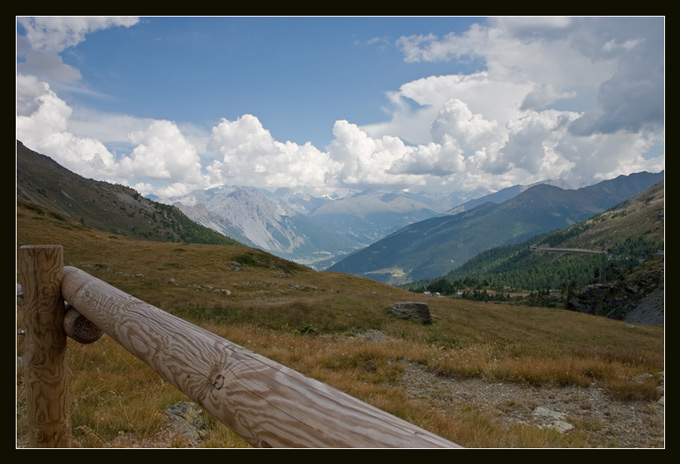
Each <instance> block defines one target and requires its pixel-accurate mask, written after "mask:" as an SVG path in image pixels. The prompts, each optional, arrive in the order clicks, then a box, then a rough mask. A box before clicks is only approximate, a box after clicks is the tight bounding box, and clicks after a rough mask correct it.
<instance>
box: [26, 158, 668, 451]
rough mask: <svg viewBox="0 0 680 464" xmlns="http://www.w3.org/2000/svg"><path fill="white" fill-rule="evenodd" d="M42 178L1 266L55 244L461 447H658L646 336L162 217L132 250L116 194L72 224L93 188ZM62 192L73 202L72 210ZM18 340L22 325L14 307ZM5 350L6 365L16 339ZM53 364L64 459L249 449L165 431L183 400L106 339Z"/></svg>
mask: <svg viewBox="0 0 680 464" xmlns="http://www.w3.org/2000/svg"><path fill="white" fill-rule="evenodd" d="M53 177H54V176H46V177H41V176H36V177H31V176H28V174H27V170H26V169H25V168H22V172H21V177H19V178H18V182H19V183H20V185H19V186H18V187H19V188H18V197H19V198H18V199H17V208H16V221H17V224H16V225H17V228H16V234H17V235H16V239H17V243H16V246H17V252H18V250H19V248H20V247H21V246H22V245H29V244H47V243H49V244H54V243H58V244H60V245H62V246H63V247H64V261H65V262H64V264H65V265H69V266H75V267H78V268H79V269H82V270H84V271H85V272H88V273H90V274H91V275H93V276H95V277H98V278H100V279H102V280H104V281H106V282H108V283H110V284H111V285H114V286H115V287H117V288H120V289H121V290H123V291H125V292H127V293H129V294H131V295H133V296H135V297H137V298H140V299H142V300H143V301H146V302H148V303H150V304H152V305H154V306H157V307H159V308H162V309H163V310H164V311H167V312H169V313H171V314H174V315H176V316H177V317H180V318H182V319H185V320H187V321H189V322H191V323H193V324H196V325H199V326H200V327H203V328H204V329H206V330H209V331H211V332H213V333H216V334H218V335H219V336H221V337H224V338H226V339H228V340H230V341H232V342H234V343H237V344H239V345H241V346H243V347H245V348H247V349H249V350H252V351H254V352H256V353H259V354H261V355H263V356H266V357H268V358H270V359H273V360H275V361H277V362H279V363H281V364H284V365H286V366H288V367H290V368H292V369H295V370H297V371H298V372H300V373H302V374H303V375H305V376H308V377H311V378H315V379H317V380H319V381H321V382H324V383H327V384H329V385H331V386H333V387H335V388H338V389H339V390H341V391H344V392H346V393H348V394H350V395H352V396H354V397H356V398H359V399H361V400H362V401H365V402H367V403H369V404H371V405H373V406H376V407H378V408H380V409H383V410H385V411H387V412H389V413H390V414H393V415H395V416H397V417H400V418H403V419H405V420H408V421H409V422H411V423H414V424H415V425H418V426H419V427H422V428H425V429H426V430H429V431H431V432H433V433H435V434H438V435H440V436H442V437H444V438H447V439H449V440H451V441H453V442H455V443H458V444H460V445H462V446H464V447H469V448H659V447H664V446H665V419H664V417H665V416H664V414H665V400H664V398H665V389H664V388H665V387H664V385H665V374H664V372H665V330H664V327H663V326H661V325H650V324H645V323H638V322H626V321H621V320H614V319H611V318H607V317H602V316H595V315H592V314H586V313H581V312H576V311H565V310H562V309H557V308H550V307H545V306H521V305H516V304H508V303H502V302H484V301H472V300H465V299H460V298H451V297H446V296H440V297H437V296H434V295H425V294H423V293H414V292H412V291H409V290H406V289H404V288H398V287H396V286H393V285H387V284H385V283H382V282H379V281H377V280H374V279H369V278H366V277H362V276H355V275H351V274H348V273H344V272H332V271H318V270H314V269H312V268H311V267H309V266H305V265H302V264H300V263H296V262H294V261H291V260H288V259H283V258H281V257H279V256H276V255H274V254H272V253H268V252H265V251H263V250H260V249H257V248H254V247H252V246H248V245H246V244H244V243H241V242H239V241H237V240H232V241H230V242H229V243H220V240H223V239H224V236H221V237H222V238H220V236H218V235H211V232H214V231H212V230H211V229H209V228H207V227H204V226H199V225H197V224H196V225H195V226H192V229H191V230H192V234H191V235H187V238H188V239H187V240H182V239H180V238H178V236H177V235H173V234H172V231H183V230H185V228H186V229H188V226H182V227H180V226H179V224H182V223H181V222H179V220H178V222H172V221H171V220H170V219H171V218H172V217H174V216H172V215H173V214H176V213H175V212H173V211H174V209H173V208H172V207H169V206H168V205H165V206H162V207H159V206H156V205H155V203H154V202H152V201H150V200H148V201H149V203H148V204H147V203H144V205H146V207H148V208H150V209H149V213H148V216H144V217H145V218H146V219H145V220H148V221H150V222H151V223H150V224H148V225H149V228H148V229H146V230H148V231H154V230H155V231H157V232H161V231H165V232H161V233H160V235H159V239H150V238H149V237H145V236H143V235H142V236H133V233H132V229H125V230H123V229H122V227H124V226H125V223H124V222H123V221H122V220H119V219H118V216H116V215H117V214H122V215H123V216H125V215H126V214H127V217H130V216H129V214H130V213H131V212H133V211H130V210H128V209H122V208H121V207H120V206H121V205H120V204H119V203H116V204H115V205H116V206H117V207H113V205H114V203H113V200H116V202H119V201H121V197H120V196H114V195H112V196H110V199H111V205H112V206H111V207H107V211H109V215H108V219H109V221H111V222H113V224H106V223H105V221H103V219H105V218H106V216H105V215H102V214H101V211H100V210H99V208H98V207H94V208H92V209H89V210H88V209H87V208H88V207H89V206H90V205H91V203H93V202H83V203H82V204H80V205H75V204H74V203H73V202H72V201H70V202H64V203H60V198H61V197H60V196H59V195H58V192H59V191H64V192H67V193H69V196H70V197H71V198H83V199H87V198H94V199H96V200H97V201H96V202H95V203H97V206H99V205H101V204H104V203H103V202H104V200H105V198H106V195H104V193H105V192H108V191H109V190H106V189H108V188H110V187H109V186H107V185H101V184H100V183H92V182H91V181H90V182H86V181H85V180H83V179H81V178H78V177H72V178H71V177H69V178H61V179H62V182H61V184H60V185H59V188H58V189H54V190H53V189H52V188H51V186H50V184H49V179H51V178H53ZM71 182H76V183H78V184H77V185H81V186H82V188H84V189H85V190H82V191H81V193H80V194H78V195H76V194H75V193H73V192H74V191H73V190H72V188H73V185H71ZM95 187H96V189H97V190H94V192H98V193H97V194H96V195H97V196H92V190H91V189H93V188H95ZM38 188H39V189H42V191H43V192H44V193H40V192H38V190H37V189H38ZM99 192H101V193H102V195H99ZM127 192H129V190H121V191H120V193H121V195H123V196H124V198H126V201H128V200H127V199H128V198H129V201H130V202H132V201H133V200H136V201H142V200H141V199H139V198H136V197H135V195H134V192H131V193H130V194H129V197H128V196H125V195H127V194H128V193H127ZM42 199H47V200H49V201H44V200H42ZM69 203H70V204H71V206H69ZM130 204H132V203H130ZM650 204H653V202H652V201H647V199H642V200H641V201H635V202H632V203H630V204H628V206H629V207H630V208H632V209H626V210H625V211H626V214H627V215H628V217H629V219H632V218H635V217H638V218H639V217H641V216H633V215H632V212H633V211H634V210H635V211H638V208H640V207H641V206H643V205H650ZM140 207H143V206H142V203H140ZM166 207H167V209H166ZM76 208H78V209H76ZM155 208H159V209H155ZM74 211H76V213H75V214H74V213H73V212H74ZM89 211H91V212H89ZM164 211H165V213H166V214H165V215H163V214H162V212H164ZM623 211H624V210H618V211H615V210H612V211H609V212H605V213H607V214H608V216H611V218H610V219H614V220H616V221H617V222H616V224H615V225H613V223H612V222H610V221H605V220H602V221H600V219H598V217H595V218H593V222H598V221H599V223H600V224H601V225H602V228H597V229H594V228H591V229H588V230H587V231H585V232H586V233H584V234H582V235H581V234H579V235H574V237H573V238H574V241H572V242H560V243H558V242H557V241H555V242H554V243H553V242H549V243H550V246H551V247H556V248H562V247H564V248H577V249H578V248H580V249H593V248H592V247H591V246H589V245H588V243H586V242H585V241H584V240H586V237H588V239H589V240H595V241H596V243H599V242H601V241H602V237H603V235H602V234H603V233H604V232H603V230H605V227H610V226H611V227H612V230H619V231H620V230H621V229H622V224H623V223H622V222H620V221H622V220H623V219H625V217H626V214H623ZM640 211H643V209H642V208H641V209H640ZM154 212H156V215H155V217H154V214H153V213H154ZM641 214H643V213H641ZM135 217H136V218H137V220H139V216H137V214H135ZM178 217H179V216H178ZM453 217H456V215H454V216H453ZM653 217H656V216H653ZM95 220H99V221H103V222H102V226H101V227H100V228H94V227H92V225H91V224H93V223H95ZM656 220H658V218H657V219H656ZM154 221H155V222H154ZM163 221H165V223H164V222H163ZM633 223H635V224H640V223H641V221H639V220H635V221H633ZM173 224H177V225H174V226H173ZM662 224H663V222H662ZM112 226H113V227H112ZM166 232H167V233H166ZM607 234H609V236H611V234H612V232H611V231H609V232H607ZM542 238H543V239H545V237H542ZM189 239H191V240H193V241H189ZM204 239H208V241H209V240H214V241H213V242H212V243H210V242H206V241H200V240H204ZM543 242H546V241H545V240H543V241H542V242H540V243H543ZM546 243H548V242H546ZM631 246H632V245H631ZM527 248H528V245H527ZM631 249H632V248H631ZM528 252H529V253H532V252H531V251H528ZM532 254H533V255H550V256H554V255H557V253H532ZM571 256H580V255H576V254H574V255H571ZM381 269H382V268H381ZM388 269H389V270H390V272H396V271H397V268H395V267H391V268H388ZM17 283H19V284H20V283H21V282H17ZM402 301H420V302H424V303H426V304H427V306H428V308H429V311H430V313H431V315H432V323H431V324H429V325H421V324H418V323H415V322H413V321H408V320H403V319H399V318H395V317H393V316H391V315H390V314H389V313H388V311H387V310H386V308H387V307H388V306H389V305H391V304H393V303H395V302H402ZM16 325H17V329H18V330H21V328H22V327H23V324H22V313H21V311H20V306H18V308H17V314H16ZM16 343H17V348H16V349H17V356H19V357H21V356H22V354H23V346H22V342H21V338H19V337H18V338H17V340H16ZM68 352H69V353H68V358H69V372H70V374H69V376H70V380H69V382H70V392H69V395H70V402H71V411H72V423H73V431H74V444H75V446H76V447H82V448H109V447H117V448H126V447H168V448H170V447H177V448H188V447H205V448H210V447H218V448H243V447H248V445H247V444H246V443H244V442H243V440H241V439H240V438H239V437H238V436H235V434H233V432H231V431H229V430H228V429H226V428H225V427H223V426H222V425H221V424H219V423H216V422H215V421H214V420H211V419H210V417H209V415H208V414H207V413H205V412H203V411H201V412H200V415H201V417H202V420H203V421H204V424H205V428H203V429H202V431H201V434H200V439H199V440H193V439H189V438H187V437H186V436H183V435H182V434H179V433H176V432H174V431H173V429H172V428H171V426H170V424H169V422H168V420H167V417H166V415H165V411H166V410H167V409H168V408H169V407H171V406H173V405H175V404H177V403H179V402H183V401H188V399H187V398H186V397H184V395H182V394H180V393H178V391H177V390H176V389H174V387H172V386H171V385H170V384H168V383H167V382H165V381H164V380H163V379H161V378H159V377H158V376H157V375H156V374H155V373H154V372H153V371H151V370H150V369H149V367H148V366H146V365H144V364H143V363H141V362H140V361H139V360H137V359H136V358H134V357H133V356H131V355H130V354H129V353H127V352H126V351H125V350H124V349H122V348H121V347H120V346H118V345H117V344H116V343H114V342H113V341H112V340H111V339H110V338H108V337H106V336H105V337H103V338H102V339H101V340H99V341H98V342H96V343H94V344H92V345H80V344H77V343H75V342H73V341H72V340H69V345H68ZM22 382H23V378H22V375H21V363H18V365H17V378H16V383H17V444H18V446H21V443H22V440H23V437H25V433H26V417H25V400H26V399H25V397H24V396H23V383H22ZM557 422H560V423H557ZM562 423H564V424H568V426H567V425H564V424H562Z"/></svg>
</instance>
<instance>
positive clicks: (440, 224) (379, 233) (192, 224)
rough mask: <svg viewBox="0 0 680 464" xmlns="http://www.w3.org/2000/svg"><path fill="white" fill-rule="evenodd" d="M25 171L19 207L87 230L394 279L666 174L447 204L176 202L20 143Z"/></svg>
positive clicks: (303, 199) (241, 193)
mask: <svg viewBox="0 0 680 464" xmlns="http://www.w3.org/2000/svg"><path fill="white" fill-rule="evenodd" d="M16 169H17V185H16V188H17V202H30V204H34V205H40V206H46V207H49V208H50V210H51V211H54V212H55V213H58V214H64V215H67V216H69V217H71V218H73V219H75V220H77V221H79V222H80V223H81V224H84V225H87V226H88V227H92V228H96V229H99V230H103V231H107V232H110V233H112V234H117V235H125V236H129V237H131V238H138V239H144V240H157V241H175V242H180V241H185V242H188V243H215V244H220V243H221V244H234V243H240V244H245V245H248V246H252V247H255V248H260V249H262V250H264V251H268V252H270V253H272V254H275V255H277V256H279V257H283V258H286V259H290V260H294V261H297V262H300V263H302V264H307V265H310V266H312V267H316V268H317V269H328V270H331V271H340V272H346V273H350V274H356V275H361V276H364V277H369V278H371V279H374V280H378V281H381V282H386V283H390V284H401V283H404V282H411V281H415V280H420V279H426V278H432V277H438V276H442V275H444V274H446V273H447V272H449V271H451V270H452V269H455V268H457V267H458V266H460V265H461V264H463V263H464V262H465V261H467V260H468V259H470V258H472V257H473V256H475V255H477V254H478V253H480V252H482V251H484V250H487V249H490V248H493V247H498V246H503V245H507V244H512V243H520V242H521V241H522V240H526V239H527V238H529V237H533V236H535V235H537V234H541V233H545V232H547V231H550V230H556V229H563V228H565V227H568V226H570V225H571V224H574V223H576V222H579V221H582V220H584V219H586V218H588V217H591V216H592V215H594V214H597V213H599V212H602V211H604V210H605V209H607V208H609V207H611V206H613V205H615V204H617V203H619V202H620V201H622V200H625V199H627V198H629V197H631V196H632V195H634V194H636V193H639V192H640V191H642V190H644V189H645V188H647V187H649V186H650V185H652V184H653V183H655V182H656V181H658V180H661V179H663V177H664V173H663V172H661V173H656V174H650V173H638V174H632V175H630V176H619V177H618V178H616V179H612V180H609V181H604V182H601V183H599V184H596V185H593V186H588V187H583V188H579V189H568V188H560V187H557V186H556V185H560V184H559V181H546V182H547V183H542V184H538V185H533V186H514V187H511V188H509V189H505V190H502V191H499V192H496V193H493V194H490V195H486V196H483V197H481V198H478V199H469V198H468V201H467V202H463V203H461V204H459V205H458V206H457V207H455V208H449V209H446V210H445V209H444V207H448V206H450V201H452V199H453V198H454V197H456V195H455V194H452V195H448V196H447V195H442V194H439V195H438V196H426V195H424V194H413V193H410V192H401V193H398V194H395V193H390V192H381V191H374V190H367V191H363V192H350V193H349V194H346V195H344V196H336V197H315V196H313V195H308V194H302V193H300V192H295V191H292V190H289V189H279V190H278V191H275V192H270V191H266V190H262V189H255V188H246V187H221V188H217V189H211V190H203V191H196V192H193V193H192V194H191V195H188V196H185V197H183V198H182V199H177V200H176V201H175V205H176V206H172V205H169V204H164V203H160V202H156V201H153V200H151V199H149V198H144V197H143V196H141V195H140V194H139V193H137V192H136V191H134V190H133V189H130V188H128V187H125V186H122V185H114V184H110V183H106V182H100V181H94V180H91V179H85V178H83V177H81V176H79V175H77V174H75V173H72V172H71V171H69V170H67V169H65V168H63V167H62V166H60V165H59V164H58V163H56V162H54V161H53V160H52V159H50V158H49V157H47V156H44V155H41V154H38V153H36V152H34V151H32V150H30V149H28V148H27V147H25V146H24V145H23V144H22V143H21V142H20V141H17V164H16ZM457 198H459V199H460V198H462V197H461V196H460V195H459V196H458V197H457ZM433 199H435V200H436V201H432V200H433ZM437 204H438V205H439V208H434V207H433V206H436V205H437ZM381 237H383V238H381ZM343 258H344V259H343Z"/></svg>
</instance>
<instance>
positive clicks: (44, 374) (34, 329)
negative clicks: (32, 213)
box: [19, 245, 71, 448]
mask: <svg viewBox="0 0 680 464" xmlns="http://www.w3.org/2000/svg"><path fill="white" fill-rule="evenodd" d="M19 259H20V278H21V284H22V290H23V294H24V298H23V302H22V311H23V321H24V325H25V332H26V333H25V337H24V347H23V349H24V354H23V362H24V384H25V388H26V401H27V421H28V445H29V447H31V448H69V447H70V446H71V418H70V413H69V403H68V383H67V376H66V373H67V365H66V333H65V332H64V328H63V320H64V300H63V298H62V296H61V284H62V280H63V272H64V271H63V267H64V263H63V250H62V247H61V246H60V245H40V246H22V247H21V248H20V250H19Z"/></svg>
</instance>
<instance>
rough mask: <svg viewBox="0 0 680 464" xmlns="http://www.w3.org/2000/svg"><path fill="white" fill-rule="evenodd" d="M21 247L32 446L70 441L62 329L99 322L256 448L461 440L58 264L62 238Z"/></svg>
mask: <svg viewBox="0 0 680 464" xmlns="http://www.w3.org/2000/svg"><path fill="white" fill-rule="evenodd" d="M19 251H20V255H19V259H20V277H21V280H22V289H23V302H22V311H23V322H24V324H25V336H24V345H23V357H22V358H23V361H24V363H25V367H24V381H25V388H26V400H27V405H28V406H27V409H28V411H27V420H28V429H29V446H30V447H69V446H70V445H71V429H70V417H69V401H68V394H67V391H68V388H67V375H66V374H67V368H66V337H67V335H68V336H69V337H71V338H74V339H76V340H78V341H81V342H85V343H87V342H90V341H94V340H96V339H97V338H98V334H97V332H98V330H101V331H103V332H104V333H106V334H107V335H108V336H109V337H111V338H112V339H113V340H115V341H116V342H118V343H119V344H121V345H122V346H123V347H124V348H125V349H127V350H128V351H129V352H130V353H132V354H133V355H135V356H136V357H137V358H139V359H141V360H142V361H144V362H145V363H147V364H148V365H149V366H150V367H151V368H153V369H154V370H155V371H156V372H158V373H159V374H160V375H161V376H163V377H164V378H165V379H167V380H168V381H169V382H170V383H172V384H173V385H174V386H175V387H177V388H178V389H179V390H180V391H182V392H183V393H184V394H185V395H187V396H188V397H189V398H191V399H193V400H194V401H196V402H197V403H198V404H200V405H201V407H202V408H203V409H204V410H206V411H207V412H209V413H210V414H212V415H213V416H214V417H215V418H216V419H218V420H219V421H221V422H222V423H224V424H225V425H226V426H227V427H229V428H230V429H231V430H233V431H234V432H236V433H237V434H239V435H240V436H241V437H243V438H244V439H245V440H246V441H247V442H248V443H250V444H251V445H253V446H256V447H315V448H346V447H360V448H397V447H408V448H459V447H460V446H459V445H457V444H455V443H452V442H450V441H448V440H445V439H444V438H441V437H439V436H437V435H435V434H432V433H430V432H428V431H426V430H424V429H421V428H419V427H416V426H415V425H413V424H411V423H409V422H406V421H404V420H401V419H399V418H397V417H395V416H393V415H390V414H388V413H386V412H384V411H382V410H380V409H378V408H375V407H373V406H371V405H369V404H367V403H364V402H362V401H359V400H358V399H356V398H353V397H352V396H349V395H347V394H345V393H343V392H341V391H339V390H337V389H335V388H333V387H330V386H329V385H326V384H324V383H322V382H319V381H316V380H313V379H310V378H308V377H305V376H303V375H302V374H300V373H298V372H296V371H294V370H292V369H289V368H287V367H285V366H283V365H281V364H278V363H276V362H274V361H272V360H270V359H267V358H265V357H263V356H260V355H258V354H256V353H253V352H251V351H248V350H246V349H244V348H242V347H241V346H238V345H236V344H234V343H232V342H230V341H228V340H225V339H223V338H221V337H219V336H217V335H215V334H213V333H211V332H209V331H207V330H204V329H202V328H200V327H198V326H195V325H193V324H190V323H188V322H186V321H184V320H182V319H180V318H177V317H175V316H173V315H171V314H169V313H167V312H165V311H163V310H161V309H158V308H156V307H154V306H152V305H150V304H147V303H145V302H143V301H141V300H139V299H137V298H135V297H133V296H130V295H128V294H126V293H124V292H122V291H121V290H119V289H117V288H115V287H112V286H111V285H109V284H107V283H105V282H103V281H101V280H99V279H97V278H95V277H93V276H91V275H89V274H87V273H85V272H83V271H81V270H79V269H76V268H74V267H68V266H67V267H64V266H63V254H62V253H63V251H62V247H61V246H22V247H21V248H20V250H19ZM65 301H67V302H68V305H70V306H71V307H72V308H71V309H70V310H69V311H67V308H68V305H67V304H65ZM74 311H76V312H74ZM65 321H66V323H65ZM69 321H70V322H69ZM74 321H75V322H74Z"/></svg>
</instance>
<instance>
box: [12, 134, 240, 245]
mask: <svg viewBox="0 0 680 464" xmlns="http://www.w3.org/2000/svg"><path fill="white" fill-rule="evenodd" d="M17 200H18V201H28V202H30V203H33V204H35V205H40V206H45V207H48V208H50V209H51V210H54V211H55V212H56V213H59V214H61V215H64V216H67V217H70V218H72V219H75V220H76V221H79V222H81V223H82V224H83V225H87V226H88V227H92V228H94V229H98V230H103V231H106V232H110V233H112V234H116V235H122V236H127V237H132V238H137V239H141V240H156V241H167V242H189V243H213V244H222V245H230V244H232V245H233V244H236V243H237V242H236V241H235V240H232V239H231V238H229V237H225V236H224V235H222V234H218V233H217V232H215V231H213V230H211V229H208V228H207V227H203V226H200V225H198V224H196V223H195V222H193V221H191V220H190V219H189V218H187V217H186V216H185V215H184V214H183V213H182V212H180V211H179V210H178V209H177V208H175V207H174V206H169V205H165V204H162V203H157V202H154V201H151V200H148V199H146V198H144V197H143V196H141V195H140V194H139V193H138V192H136V191H135V190H133V189H131V188H129V187H125V186H123V185H116V184H110V183H107V182H100V181H95V180H92V179H86V178H84V177H82V176H79V175H78V174H75V173H73V172H71V171H69V170H68V169H65V168H64V167H62V166H60V165H59V164H57V163H56V162H55V161H54V160H52V159H51V158H49V157H47V156H45V155H41V154H39V153H36V152H34V151H32V150H30V149H28V148H27V147H25V146H24V145H23V144H22V143H21V142H20V141H17Z"/></svg>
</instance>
